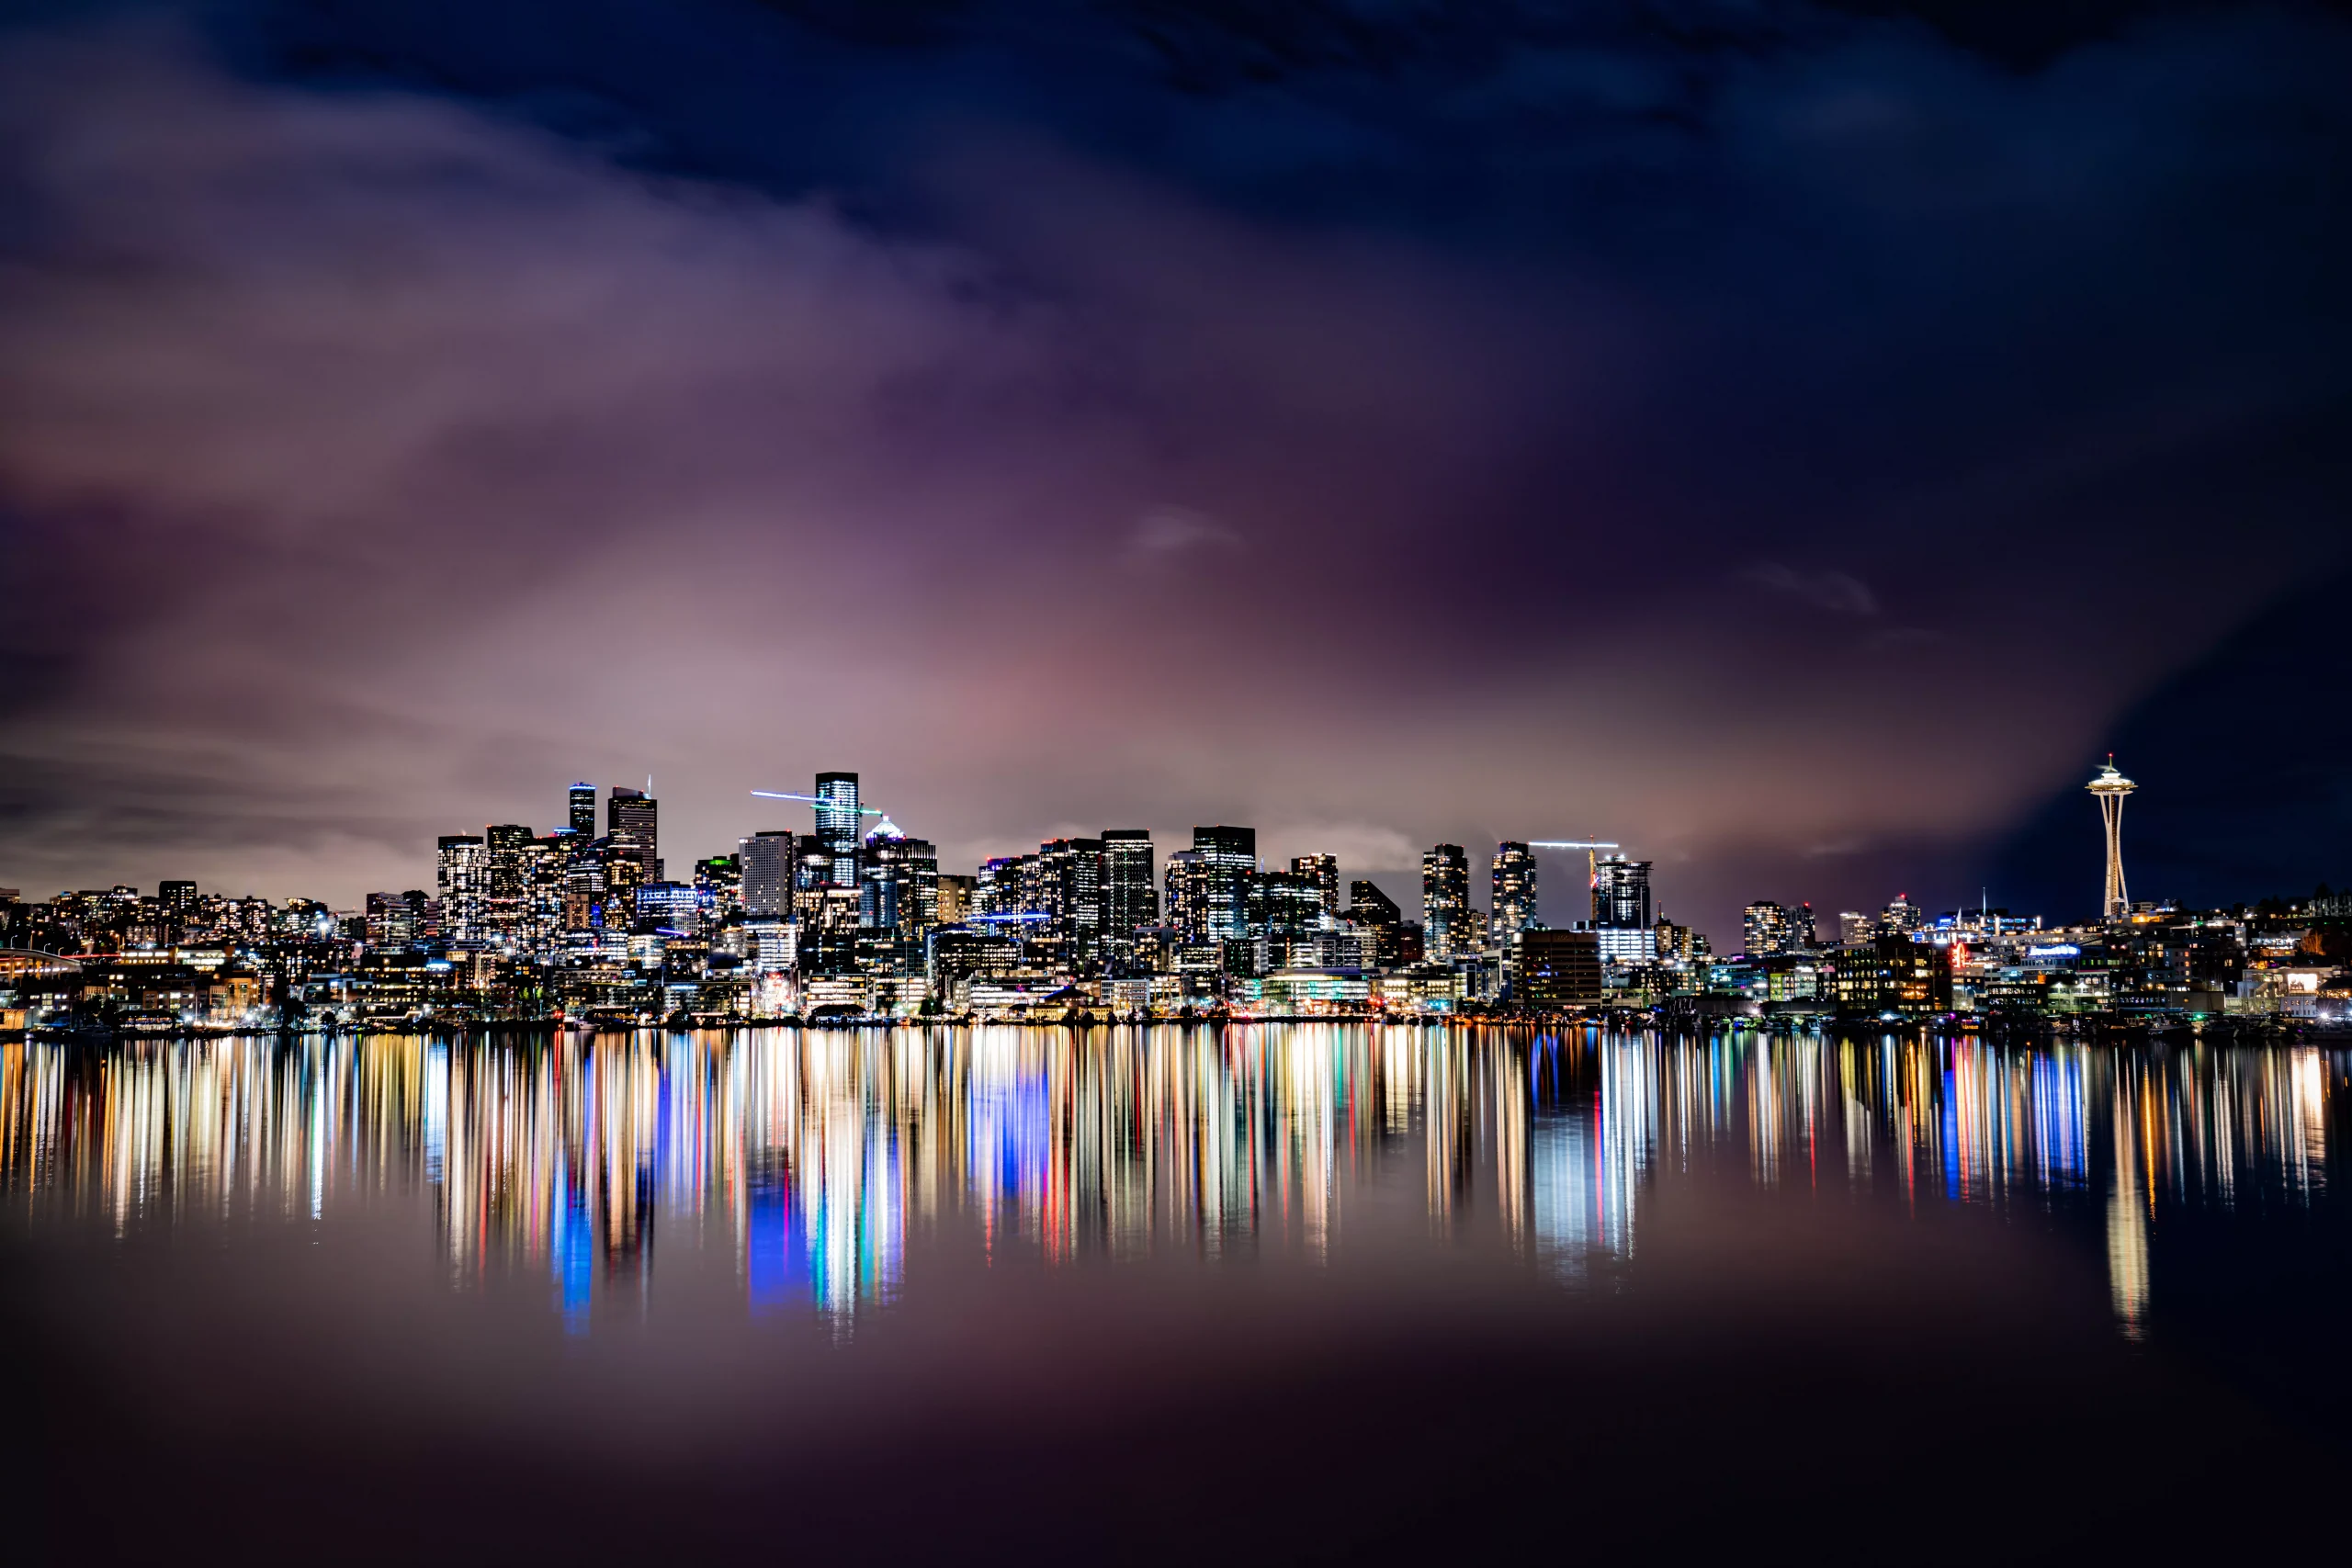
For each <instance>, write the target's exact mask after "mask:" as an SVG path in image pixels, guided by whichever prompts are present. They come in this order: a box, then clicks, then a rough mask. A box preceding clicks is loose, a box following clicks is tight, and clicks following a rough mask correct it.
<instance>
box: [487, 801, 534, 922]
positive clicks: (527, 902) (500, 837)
mask: <svg viewBox="0 0 2352 1568" xmlns="http://www.w3.org/2000/svg"><path fill="white" fill-rule="evenodd" d="M482 840H483V841H482V853H483V859H484V861H485V863H487V867H488V872H487V875H488V881H487V883H486V884H485V886H483V889H482V913H481V924H482V931H481V934H482V936H483V938H484V939H485V940H490V941H495V942H503V943H504V944H505V945H507V946H509V947H519V946H526V945H528V943H529V942H530V937H531V931H530V923H531V920H530V916H531V869H532V865H531V863H532V860H533V855H532V847H533V846H534V845H535V844H537V842H538V835H537V833H534V832H533V831H531V829H530V825H529V824H528V823H525V822H500V823H495V824H493V825H492V826H491V827H490V828H488V829H484V831H483V834H482Z"/></svg>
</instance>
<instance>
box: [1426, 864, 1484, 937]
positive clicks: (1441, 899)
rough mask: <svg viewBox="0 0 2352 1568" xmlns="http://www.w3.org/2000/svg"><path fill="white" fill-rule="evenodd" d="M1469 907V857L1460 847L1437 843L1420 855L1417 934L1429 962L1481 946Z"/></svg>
mask: <svg viewBox="0 0 2352 1568" xmlns="http://www.w3.org/2000/svg"><path fill="white" fill-rule="evenodd" d="M1472 921H1473V911H1472V909H1471V908H1470V857H1469V856H1468V855H1467V854H1466V853H1464V852H1463V848H1462V846H1461V845H1460V844H1439V845H1437V846H1436V847H1434V848H1433V849H1430V850H1427V851H1425V852H1423V853H1422V855H1421V931H1422V941H1423V942H1424V943H1425V944H1426V945H1427V947H1428V950H1429V955H1430V960H1431V961H1432V962H1433V963H1440V964H1442V963H1444V962H1446V961H1447V960H1448V959H1451V958H1453V956H1454V955H1455V954H1456V953H1472V952H1476V950H1477V949H1478V948H1479V947H1480V946H1481V945H1482V944H1481V943H1480V942H1479V941H1478V937H1477V933H1476V930H1475V928H1474V926H1473V923H1472Z"/></svg>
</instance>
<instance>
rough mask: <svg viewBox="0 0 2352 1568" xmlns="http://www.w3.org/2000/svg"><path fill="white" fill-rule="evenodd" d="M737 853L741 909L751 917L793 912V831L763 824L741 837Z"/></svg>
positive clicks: (774, 915)
mask: <svg viewBox="0 0 2352 1568" xmlns="http://www.w3.org/2000/svg"><path fill="white" fill-rule="evenodd" d="M736 853H737V854H739V855H741V857H742V863H743V912H744V913H745V914H746V915H749V916H750V917H752V919H783V918H785V917H786V916H788V915H790V914H791V913H792V879H793V871H794V868H795V852H794V849H793V843H792V834H791V832H790V831H789V830H787V829H783V828H763V829H761V830H760V831H758V832H756V833H754V834H752V836H751V837H750V838H748V839H743V840H738V842H737V845H736Z"/></svg>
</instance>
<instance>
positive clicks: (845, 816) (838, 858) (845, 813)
mask: <svg viewBox="0 0 2352 1568" xmlns="http://www.w3.org/2000/svg"><path fill="white" fill-rule="evenodd" d="M816 795H817V840H818V841H819V842H820V843H821V844H823V845H824V846H825V848H826V849H827V851H829V852H831V855H832V869H831V872H830V873H828V874H827V882H828V884H829V885H830V886H834V887H855V886H857V848H858V840H859V837H860V829H859V826H858V818H859V817H860V816H861V815H862V814H861V813H860V812H859V810H858V808H857V775H856V774H855V773H819V774H818V775H817V789H816Z"/></svg>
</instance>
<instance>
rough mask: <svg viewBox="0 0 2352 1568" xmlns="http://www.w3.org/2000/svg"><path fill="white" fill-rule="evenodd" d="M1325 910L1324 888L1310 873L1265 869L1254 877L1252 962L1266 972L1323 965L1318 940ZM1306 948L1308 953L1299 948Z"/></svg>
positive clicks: (1252, 881)
mask: <svg viewBox="0 0 2352 1568" xmlns="http://www.w3.org/2000/svg"><path fill="white" fill-rule="evenodd" d="M1324 919H1325V912H1324V908H1323V890H1322V888H1321V887H1320V886H1317V883H1316V882H1315V881H1314V880H1313V879H1311V878H1309V877H1306V876H1301V875H1298V874H1295V873H1292V872H1286V871H1267V872H1261V873H1259V874H1257V875H1255V876H1253V877H1251V878H1250V941H1251V942H1252V944H1253V952H1252V953H1251V961H1252V965H1253V967H1254V968H1256V969H1257V970H1259V971H1261V972H1262V971H1265V970H1269V969H1287V968H1293V967H1297V966H1300V965H1301V964H1302V962H1303V963H1304V964H1321V963H1322V962H1323V960H1324V957H1325V956H1326V955H1325V954H1324V953H1322V951H1321V948H1320V946H1319V945H1318V944H1317V938H1318V936H1319V935H1320V934H1321V932H1322V930H1323V923H1324ZM1301 948H1304V949H1305V950H1306V951H1305V952H1303V953H1302V952H1300V951H1298V950H1299V949H1301Z"/></svg>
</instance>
